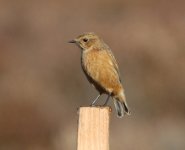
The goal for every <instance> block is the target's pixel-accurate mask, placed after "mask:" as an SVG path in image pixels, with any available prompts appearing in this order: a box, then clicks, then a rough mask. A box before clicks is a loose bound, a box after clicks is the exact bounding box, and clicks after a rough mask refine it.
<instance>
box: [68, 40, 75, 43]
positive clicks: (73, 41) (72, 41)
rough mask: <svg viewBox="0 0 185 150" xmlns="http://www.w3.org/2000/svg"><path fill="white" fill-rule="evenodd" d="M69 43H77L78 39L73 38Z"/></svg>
mask: <svg viewBox="0 0 185 150" xmlns="http://www.w3.org/2000/svg"><path fill="white" fill-rule="evenodd" d="M68 43H76V40H71V41H69V42H68Z"/></svg>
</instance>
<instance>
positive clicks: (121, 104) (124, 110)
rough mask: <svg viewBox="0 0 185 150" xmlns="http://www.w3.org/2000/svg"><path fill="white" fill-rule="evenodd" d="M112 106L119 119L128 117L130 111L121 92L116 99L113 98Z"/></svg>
mask: <svg viewBox="0 0 185 150" xmlns="http://www.w3.org/2000/svg"><path fill="white" fill-rule="evenodd" d="M114 105H115V108H116V112H117V116H118V117H119V118H122V117H123V116H124V115H125V114H127V115H130V110H129V107H128V105H127V102H126V98H125V95H124V93H123V92H122V94H120V95H119V96H118V97H115V98H114Z"/></svg>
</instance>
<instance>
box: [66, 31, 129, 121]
mask: <svg viewBox="0 0 185 150" xmlns="http://www.w3.org/2000/svg"><path fill="white" fill-rule="evenodd" d="M69 43H75V44H76V45H77V46H78V47H80V49H81V65H82V69H83V71H84V73H85V75H86V77H87V79H88V80H89V82H90V83H91V84H92V85H93V86H94V87H95V88H96V89H97V90H98V91H99V95H98V96H97V98H96V99H95V100H94V101H93V102H92V104H91V106H93V105H94V104H95V102H96V101H97V100H98V98H99V97H100V96H101V95H102V94H107V95H108V98H107V100H106V102H105V104H104V106H105V105H107V103H108V100H109V98H110V97H112V98H113V100H114V104H115V108H116V111H117V116H118V117H123V116H124V114H130V111H129V108H128V105H127V103H126V98H125V94H124V89H123V86H122V84H121V79H120V73H119V68H118V64H117V62H116V59H115V58H114V55H113V53H112V51H111V49H110V48H109V47H108V46H107V44H105V43H104V41H103V40H102V39H101V38H100V37H98V36H97V35H96V34H94V33H85V34H82V35H80V36H78V37H77V38H76V39H74V40H72V41H70V42H69Z"/></svg>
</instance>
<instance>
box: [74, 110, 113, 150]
mask: <svg viewBox="0 0 185 150" xmlns="http://www.w3.org/2000/svg"><path fill="white" fill-rule="evenodd" d="M109 121H110V107H80V109H79V120H78V141H77V150H109Z"/></svg>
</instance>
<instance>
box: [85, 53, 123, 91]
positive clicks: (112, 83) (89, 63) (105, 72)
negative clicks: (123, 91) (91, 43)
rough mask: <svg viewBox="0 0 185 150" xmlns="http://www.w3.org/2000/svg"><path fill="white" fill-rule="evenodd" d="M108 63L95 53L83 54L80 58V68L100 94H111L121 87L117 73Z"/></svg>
mask: <svg viewBox="0 0 185 150" xmlns="http://www.w3.org/2000/svg"><path fill="white" fill-rule="evenodd" d="M108 61H109V60H106V59H105V58H104V57H103V56H102V55H99V54H98V55H97V54H96V53H90V54H85V55H84V56H83V57H82V68H83V70H84V72H85V74H86V76H87V79H88V80H89V82H90V83H92V84H93V85H94V86H95V88H96V89H97V90H98V91H99V92H100V93H108V94H111V93H113V92H116V91H117V90H119V89H120V88H122V87H121V83H120V81H119V76H118V74H117V72H116V71H115V69H114V68H113V66H112V65H111V64H110V63H109V62H108Z"/></svg>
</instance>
